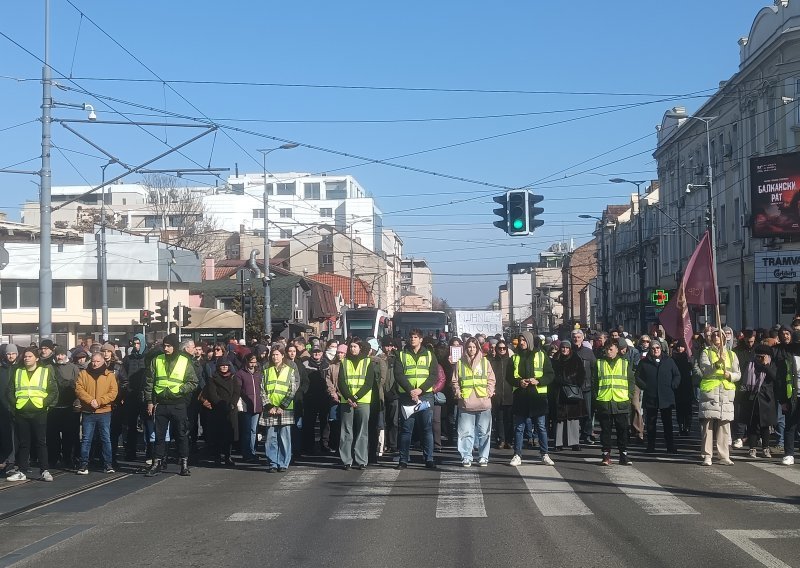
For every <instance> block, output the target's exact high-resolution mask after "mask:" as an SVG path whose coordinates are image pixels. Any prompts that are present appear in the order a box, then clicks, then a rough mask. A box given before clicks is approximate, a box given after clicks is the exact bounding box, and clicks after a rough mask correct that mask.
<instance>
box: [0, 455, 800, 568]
mask: <svg viewBox="0 0 800 568" xmlns="http://www.w3.org/2000/svg"><path fill="white" fill-rule="evenodd" d="M681 449H682V453H681V455H679V456H677V457H675V456H667V455H666V454H663V453H657V454H654V455H643V454H640V453H639V452H633V453H632V455H633V456H634V462H635V463H634V465H633V466H632V467H623V466H620V465H616V464H615V465H614V466H612V467H610V468H606V467H601V466H599V450H598V449H597V448H596V447H593V448H589V447H584V450H583V451H581V452H572V451H566V452H560V453H556V454H552V455H553V458H554V459H555V460H556V466H555V467H548V466H544V465H540V464H538V463H536V461H535V458H536V457H537V454H536V453H535V452H534V451H528V452H527V454H526V455H525V456H524V457H525V458H526V459H525V462H524V463H523V466H522V467H519V468H513V467H510V466H508V465H507V462H508V459H509V458H510V457H511V456H510V452H509V451H499V450H492V462H491V464H490V465H489V467H487V468H478V467H472V468H462V467H461V466H460V463H459V460H458V458H457V455H456V454H455V452H454V451H453V450H445V452H444V453H442V454H439V455H437V460H438V461H439V463H440V469H439V470H437V471H429V470H426V469H424V468H422V466H421V464H420V458H419V456H415V460H416V463H413V464H412V465H411V466H410V467H409V469H407V470H403V471H397V470H395V469H393V467H392V465H393V464H392V463H391V462H389V461H388V460H387V462H385V463H384V464H382V465H379V466H371V467H370V468H369V469H367V470H366V471H363V472H362V471H357V470H351V471H343V470H341V469H340V468H339V467H338V466H336V464H335V462H334V461H333V460H332V459H329V460H326V459H324V458H319V459H316V458H310V459H308V460H305V459H304V460H301V461H300V463H299V464H298V465H295V466H293V467H291V468H290V469H289V471H288V472H286V473H283V474H279V473H273V474H269V473H266V471H265V469H264V468H263V467H261V468H256V467H252V466H249V467H237V468H235V469H214V468H205V467H195V468H194V469H193V470H192V476H191V477H190V478H182V477H179V476H177V475H176V474H175V469H176V468H175V467H174V466H173V467H172V472H170V473H167V474H162V475H160V476H158V477H156V478H153V479H146V478H144V477H143V476H141V475H134V474H130V475H126V474H125V472H123V473H120V474H117V475H116V476H113V479H110V480H108V481H109V482H108V483H106V484H105V485H102V486H100V487H98V488H91V487H88V486H89V484H91V483H92V482H96V481H98V480H103V479H105V478H106V477H107V476H104V475H103V474H102V473H94V472H93V473H92V474H90V475H89V476H88V477H82V476H75V475H71V474H66V473H65V474H63V475H60V476H57V477H56V480H55V482H54V483H51V484H45V483H42V482H35V481H31V482H28V483H25V484H22V485H19V486H14V487H9V488H6V487H5V486H0V519H3V520H0V535H2V537H0V568H2V567H3V566H10V565H14V566H35V567H37V568H41V567H43V566H60V567H63V566H81V565H102V566H132V565H138V566H153V565H158V566H244V565H259V566H278V565H284V566H317V567H318V566H338V565H343V564H347V565H353V566H398V567H405V566H422V567H428V566H458V567H466V566H525V567H531V566H565V567H566V566H569V567H574V566H592V567H594V566H596V567H603V566H613V567H626V566H631V567H634V566H635V567H637V568H643V567H647V568H649V567H658V566H680V567H694V566H725V567H726V568H732V567H738V566H742V567H758V566H768V567H770V568H783V567H785V566H800V546H799V545H800V495H799V494H800V488H799V487H798V486H800V465H798V466H795V467H785V466H781V465H779V459H773V460H764V459H758V460H750V459H746V458H745V456H746V453H745V452H744V451H743V450H740V451H738V452H734V459H735V460H736V464H735V465H734V466H732V467H725V466H720V465H714V466H713V467H710V468H706V467H701V466H700V465H699V460H698V459H697V457H696V455H697V454H696V450H697V442H696V440H692V441H685V442H684V444H683V446H682V448H681ZM6 485H10V484H6ZM79 488H85V490H84V492H83V493H80V494H78V495H75V496H67V497H66V498H62V500H59V501H56V502H52V503H50V502H49V501H47V500H48V499H52V498H53V497H56V496H58V495H59V494H62V495H66V494H67V492H68V491H71V490H73V489H79ZM36 503H40V504H41V503H45V504H44V505H42V506H40V508H38V509H36V510H33V511H28V512H21V513H18V514H16V515H13V516H10V517H7V518H6V517H4V515H9V514H11V513H13V512H14V511H17V512H19V511H20V509H21V508H22V507H25V506H26V504H27V505H30V504H36ZM88 562H91V564H87V563H88Z"/></svg>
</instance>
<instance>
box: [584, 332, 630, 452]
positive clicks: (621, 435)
mask: <svg viewBox="0 0 800 568" xmlns="http://www.w3.org/2000/svg"><path fill="white" fill-rule="evenodd" d="M621 341H624V340H623V339H622V338H620V339H609V340H607V341H606V343H605V345H604V348H603V351H604V353H603V356H602V357H600V358H598V359H597V365H596V367H595V369H594V373H593V374H596V377H595V380H593V381H592V388H593V391H594V401H595V402H594V408H595V412H596V413H597V419H598V421H599V422H600V445H601V446H602V451H603V461H602V462H601V463H602V465H605V466H609V465H611V429H612V427H613V428H614V429H615V430H616V433H617V448H618V449H619V463H620V465H631V464H632V463H633V462H632V461H631V459H630V458H629V457H628V436H629V435H630V433H629V430H628V415H629V414H630V410H631V396H633V392H634V369H633V364H632V363H631V362H630V361H629V360H628V359H626V358H625V357H623V356H622V355H620V349H619V344H620V342H621Z"/></svg>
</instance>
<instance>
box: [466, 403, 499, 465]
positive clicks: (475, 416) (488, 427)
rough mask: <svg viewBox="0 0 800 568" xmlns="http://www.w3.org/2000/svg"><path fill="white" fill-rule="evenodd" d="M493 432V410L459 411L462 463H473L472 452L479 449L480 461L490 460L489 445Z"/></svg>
mask: <svg viewBox="0 0 800 568" xmlns="http://www.w3.org/2000/svg"><path fill="white" fill-rule="evenodd" d="M491 432H492V410H491V409H487V410H478V411H473V412H470V411H468V410H464V409H462V408H460V409H459V410H458V453H459V454H461V461H469V462H471V461H472V450H473V447H474V446H477V448H478V459H480V460H488V459H489V444H490V442H491V436H490V434H491Z"/></svg>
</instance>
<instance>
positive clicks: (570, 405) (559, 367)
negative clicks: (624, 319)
mask: <svg viewBox="0 0 800 568" xmlns="http://www.w3.org/2000/svg"><path fill="white" fill-rule="evenodd" d="M575 331H580V330H575ZM575 331H573V334H574V333H575ZM579 345H580V344H579ZM581 349H585V348H584V347H581ZM588 352H589V354H591V355H592V359H594V354H593V353H592V351H591V349H589V350H588ZM584 364H585V360H584V359H583V358H582V357H581V356H580V354H579V353H578V352H577V350H576V348H575V342H574V336H573V342H569V341H562V342H561V345H560V346H559V349H558V355H556V357H555V358H554V359H553V372H554V374H555V380H554V385H555V386H556V420H557V422H556V436H555V446H556V450H559V449H561V448H563V447H565V446H569V447H570V448H572V450H574V451H580V449H581V446H580V441H581V423H583V422H585V420H584V419H585V418H586V416H587V414H589V411H588V409H587V407H586V402H585V399H584V396H583V387H584V385H586V384H589V385H591V384H592V382H591V380H588V381H587V380H586V367H585V366H584Z"/></svg>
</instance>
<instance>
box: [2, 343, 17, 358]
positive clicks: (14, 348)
mask: <svg viewBox="0 0 800 568" xmlns="http://www.w3.org/2000/svg"><path fill="white" fill-rule="evenodd" d="M5 347H6V350H5V352H6V354H8V353H16V354H17V355H19V349H18V348H17V345H16V344H15V343H9V344H8V345H6V346H5Z"/></svg>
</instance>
